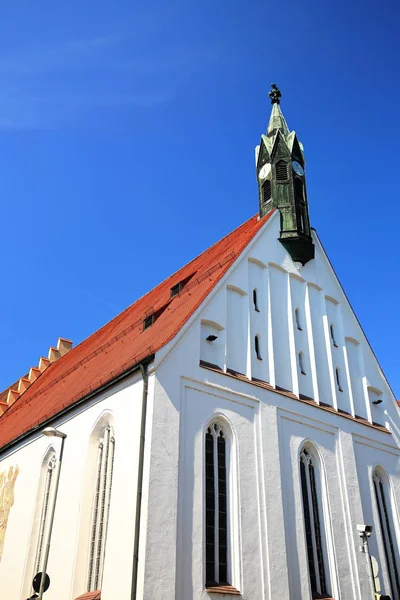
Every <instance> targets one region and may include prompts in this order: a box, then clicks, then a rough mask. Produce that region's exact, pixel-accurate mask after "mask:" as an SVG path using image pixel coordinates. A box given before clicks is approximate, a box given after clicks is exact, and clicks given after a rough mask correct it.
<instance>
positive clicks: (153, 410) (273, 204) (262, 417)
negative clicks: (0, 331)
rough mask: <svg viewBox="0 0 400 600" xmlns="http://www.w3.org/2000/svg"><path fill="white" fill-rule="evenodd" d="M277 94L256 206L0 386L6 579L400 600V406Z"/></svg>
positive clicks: (0, 516) (81, 586)
mask: <svg viewBox="0 0 400 600" xmlns="http://www.w3.org/2000/svg"><path fill="white" fill-rule="evenodd" d="M270 99H271V102H272V112H271V116H270V119H269V123H268V128H267V131H266V133H265V134H262V135H261V139H260V143H259V145H258V146H257V148H256V176H257V181H258V190H259V210H258V212H257V214H256V215H254V216H252V217H251V218H249V219H248V220H247V221H246V222H245V223H243V224H242V225H240V226H239V227H238V228H237V229H235V230H234V231H232V232H231V233H229V234H228V235H227V236H225V237H224V238H223V239H221V240H220V241H219V242H217V243H216V244H214V245H213V246H211V247H210V248H208V249H207V250H206V251H205V252H203V253H202V254H200V255H199V256H198V257H197V258H195V259H194V260H192V261H191V262H190V263H188V264H187V265H186V266H184V267H183V268H181V269H180V270H179V271H177V272H176V273H174V274H173V275H171V277H169V278H168V279H166V280H165V281H163V282H162V283H160V284H159V285H158V286H157V287H156V288H154V289H153V290H152V291H150V292H149V293H148V294H146V295H145V296H143V297H142V298H140V299H139V300H137V301H136V302H135V303H134V304H132V305H131V306H129V307H128V308H127V309H126V310H125V311H123V312H122V313H121V314H119V315H118V316H117V317H115V318H114V319H113V320H112V321H110V322H109V323H107V324H106V325H104V327H102V328H101V329H99V330H98V331H96V332H95V333H93V334H92V335H91V336H90V337H88V338H87V339H85V340H84V341H83V342H82V343H80V344H79V345H78V346H76V347H74V348H73V347H72V343H71V342H70V341H68V340H66V339H63V338H60V339H59V340H58V343H57V344H56V345H55V346H54V347H51V348H50V350H49V353H48V355H47V356H46V357H42V358H40V360H39V362H38V365H37V366H33V367H31V368H30V369H29V370H28V372H27V373H26V374H25V375H23V376H21V378H20V379H19V380H18V381H17V382H15V383H14V384H13V385H11V386H10V387H9V388H7V389H6V390H4V391H3V392H2V393H1V394H0V415H1V416H0V597H1V598H2V599H4V600H27V599H28V598H32V599H33V598H40V600H42V599H44V600H228V599H229V598H233V597H235V598H240V597H241V598H242V599H243V600H311V599H321V598H325V599H333V600H374V599H375V600H376V599H378V598H382V599H383V598H391V600H400V521H399V508H400V462H399V456H400V412H399V406H398V403H397V401H396V399H395V397H394V395H393V392H392V391H391V389H390V386H389V384H388V382H387V381H386V379H385V376H384V374H383V372H382V370H381V368H380V366H379V363H378V361H377V358H376V357H375V355H374V352H373V350H372V348H371V347H370V345H369V343H368V340H367V338H366V336H365V334H364V332H363V330H362V327H361V325H360V323H359V321H358V319H357V317H356V315H355V314H354V312H353V310H352V307H351V306H350V304H349V301H348V299H347V297H346V295H345V292H344V290H343V289H342V287H341V285H340V282H339V280H338V278H337V275H336V273H335V272H334V270H333V268H332V266H331V264H330V262H329V259H328V257H327V255H326V253H325V251H324V248H323V246H322V244H321V242H320V240H319V237H318V235H317V233H316V231H315V230H314V229H312V227H311V225H310V215H309V209H308V200H307V185H306V175H307V171H306V166H305V156H304V150H303V146H302V144H301V142H300V141H299V139H298V137H297V134H296V133H295V132H294V131H291V130H290V129H289V126H288V124H287V122H286V120H285V118H284V116H283V113H282V111H281V107H280V99H281V93H280V91H279V89H278V88H277V87H276V85H274V84H273V85H272V90H271V92H270ZM249 206H251V202H249ZM254 209H256V202H254ZM27 369H28V366H27ZM43 573H45V574H46V575H44V574H43ZM42 574H43V575H42Z"/></svg>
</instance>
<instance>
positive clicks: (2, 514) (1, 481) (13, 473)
mask: <svg viewBox="0 0 400 600" xmlns="http://www.w3.org/2000/svg"><path fill="white" fill-rule="evenodd" d="M18 473H19V468H18V465H17V466H16V467H15V469H14V467H10V468H9V470H8V474H7V475H6V471H3V472H2V473H0V560H1V557H2V555H3V548H4V538H5V535H6V529H7V523H8V517H9V515H10V510H11V507H12V505H13V504H14V487H15V482H16V480H17V477H18Z"/></svg>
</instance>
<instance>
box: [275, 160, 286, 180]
mask: <svg viewBox="0 0 400 600" xmlns="http://www.w3.org/2000/svg"><path fill="white" fill-rule="evenodd" d="M275 173H276V180H277V181H286V180H287V179H289V173H288V164H287V163H286V162H285V161H284V160H279V161H278V162H277V163H276V166H275Z"/></svg>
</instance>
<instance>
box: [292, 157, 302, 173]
mask: <svg viewBox="0 0 400 600" xmlns="http://www.w3.org/2000/svg"><path fill="white" fill-rule="evenodd" d="M292 167H293V171H295V173H297V175H300V177H303V175H304V169H303V167H302V166H301V164H300V163H298V162H297V161H295V160H294V161H293V162H292Z"/></svg>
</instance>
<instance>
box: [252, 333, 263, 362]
mask: <svg viewBox="0 0 400 600" xmlns="http://www.w3.org/2000/svg"><path fill="white" fill-rule="evenodd" d="M254 350H255V352H256V356H257V358H258V360H262V356H261V350H260V336H259V335H258V334H257V335H256V336H255V338H254Z"/></svg>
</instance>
